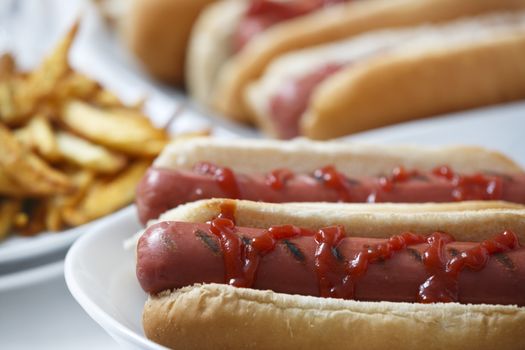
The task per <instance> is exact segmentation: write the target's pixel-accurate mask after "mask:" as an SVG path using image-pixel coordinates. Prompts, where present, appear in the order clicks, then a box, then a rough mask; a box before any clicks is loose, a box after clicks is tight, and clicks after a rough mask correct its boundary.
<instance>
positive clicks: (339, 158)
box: [154, 137, 523, 176]
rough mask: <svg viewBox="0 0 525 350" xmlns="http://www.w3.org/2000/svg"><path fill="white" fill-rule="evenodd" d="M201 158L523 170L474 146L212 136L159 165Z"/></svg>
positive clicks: (236, 163)
mask: <svg viewBox="0 0 525 350" xmlns="http://www.w3.org/2000/svg"><path fill="white" fill-rule="evenodd" d="M200 161H213V162H214V163H215V164H217V165H221V166H226V167H231V168H232V169H233V170H235V171H239V172H246V173H257V172H258V173H265V172H269V171H271V170H274V169H276V168H288V169H290V170H292V171H294V172H298V173H301V172H302V173H307V172H311V171H312V170H314V169H316V168H318V167H321V166H325V165H327V164H333V165H335V166H336V167H337V168H338V169H339V170H340V171H342V172H344V173H348V174H353V175H354V176H376V175H378V174H382V173H385V172H389V171H391V170H392V169H393V168H394V167H396V166H399V165H402V166H405V167H407V168H417V169H420V170H431V169H432V168H434V167H436V166H439V165H443V164H447V165H449V166H450V167H452V168H453V169H455V170H456V171H458V172H464V173H472V172H478V171H493V172H497V173H503V174H515V173H522V172H523V169H521V168H520V166H519V165H517V164H516V163H515V162H513V161H512V160H511V159H509V158H508V157H506V156H505V155H503V154H501V153H499V152H495V151H489V150H486V149H483V148H480V147H472V146H451V147H440V148H430V147H427V148H425V147H421V146H397V145H396V146H393V145H369V144H358V143H350V142H340V141H339V142H338V141H331V142H318V141H309V140H306V139H296V140H293V141H277V140H252V139H250V140H248V139H232V140H226V139H215V138H207V137H196V138H188V139H181V140H177V141H174V142H173V143H171V144H169V145H168V146H167V147H166V148H165V149H164V151H163V152H162V153H161V155H160V156H159V157H158V158H157V159H156V160H155V162H154V166H157V167H163V168H171V169H191V168H192V167H193V166H194V165H195V164H196V163H197V162H200Z"/></svg>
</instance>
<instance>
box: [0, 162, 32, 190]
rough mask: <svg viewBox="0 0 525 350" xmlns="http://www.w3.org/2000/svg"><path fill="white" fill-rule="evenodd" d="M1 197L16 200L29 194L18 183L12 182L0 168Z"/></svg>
mask: <svg viewBox="0 0 525 350" xmlns="http://www.w3.org/2000/svg"><path fill="white" fill-rule="evenodd" d="M0 195H5V196H9V197H14V198H20V197H24V196H27V195H28V193H27V192H26V191H25V190H24V189H23V188H22V187H21V186H20V185H18V184H17V183H16V182H14V181H13V180H11V178H9V176H8V175H7V172H6V171H5V170H4V168H2V167H1V166H0Z"/></svg>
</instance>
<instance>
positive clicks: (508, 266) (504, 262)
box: [494, 253, 516, 271]
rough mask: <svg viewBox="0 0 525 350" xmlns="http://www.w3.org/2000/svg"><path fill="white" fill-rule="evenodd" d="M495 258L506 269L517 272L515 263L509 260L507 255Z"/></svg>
mask: <svg viewBox="0 0 525 350" xmlns="http://www.w3.org/2000/svg"><path fill="white" fill-rule="evenodd" d="M494 257H495V258H496V260H497V261H498V262H499V263H500V264H501V265H503V266H504V267H505V269H507V270H509V271H515V270H516V265H514V262H513V261H512V260H511V259H510V258H509V256H508V255H507V254H505V253H499V254H494Z"/></svg>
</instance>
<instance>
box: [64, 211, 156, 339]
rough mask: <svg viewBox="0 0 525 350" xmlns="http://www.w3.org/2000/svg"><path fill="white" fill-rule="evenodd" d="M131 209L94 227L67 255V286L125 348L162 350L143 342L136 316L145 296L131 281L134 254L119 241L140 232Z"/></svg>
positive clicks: (139, 226)
mask: <svg viewBox="0 0 525 350" xmlns="http://www.w3.org/2000/svg"><path fill="white" fill-rule="evenodd" d="M136 216H137V215H136V212H135V210H134V208H129V209H127V210H125V211H122V212H120V213H118V214H117V215H113V216H112V217H111V218H109V220H107V221H105V222H103V223H101V224H97V225H94V226H93V227H92V228H91V229H90V230H89V232H87V234H86V235H85V236H83V237H82V238H80V239H79V240H78V241H77V242H75V244H73V246H72V247H71V249H70V250H69V252H68V254H67V256H66V262H65V277H66V283H67V286H68V288H69V290H70V291H71V294H73V297H74V298H75V299H76V300H77V301H78V302H79V304H80V306H82V308H84V310H85V311H86V312H87V313H88V314H89V315H90V316H91V317H92V318H93V319H94V320H95V321H96V322H97V323H98V324H99V325H100V326H102V327H103V328H104V329H105V330H106V331H107V332H108V333H109V334H110V335H111V336H112V337H113V338H114V339H115V340H116V341H118V342H119V343H120V344H122V345H124V346H126V347H128V348H137V349H144V348H147V349H164V348H163V347H161V346H159V345H157V344H155V343H153V342H151V341H149V340H147V339H146V338H145V337H144V335H143V332H142V325H141V314H142V307H143V306H144V302H145V301H146V294H145V293H144V292H143V291H142V289H141V288H140V286H139V284H138V282H137V278H136V276H135V258H134V251H133V250H125V249H124V246H123V242H124V240H125V239H127V238H129V237H130V236H131V235H132V234H133V233H135V232H137V231H138V230H140V229H141V225H140V224H139V222H138V220H137V217H136Z"/></svg>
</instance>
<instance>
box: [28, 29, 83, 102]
mask: <svg viewBox="0 0 525 350" xmlns="http://www.w3.org/2000/svg"><path fill="white" fill-rule="evenodd" d="M78 28H79V22H78V21H77V22H76V23H75V24H73V26H72V27H71V29H70V30H69V31H68V33H67V34H66V35H65V36H64V37H63V38H62V40H61V41H60V42H59V43H58V44H57V45H56V46H55V49H54V50H53V52H52V53H51V54H50V55H49V56H47V57H46V58H45V59H44V61H43V62H42V63H41V64H40V66H39V67H38V68H37V69H36V70H34V71H32V72H31V74H30V75H29V84H30V91H31V93H32V94H34V95H36V96H38V97H43V96H48V95H50V94H52V93H53V91H54V89H55V87H56V86H57V84H58V82H59V81H60V79H62V78H63V77H64V76H65V75H66V74H67V73H69V72H70V71H71V67H70V65H69V59H68V56H69V51H70V49H71V46H72V45H73V41H74V40H75V37H76V35H77V32H78Z"/></svg>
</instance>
